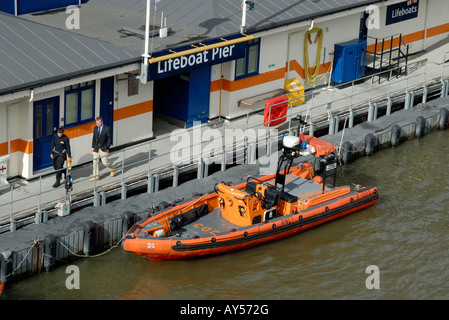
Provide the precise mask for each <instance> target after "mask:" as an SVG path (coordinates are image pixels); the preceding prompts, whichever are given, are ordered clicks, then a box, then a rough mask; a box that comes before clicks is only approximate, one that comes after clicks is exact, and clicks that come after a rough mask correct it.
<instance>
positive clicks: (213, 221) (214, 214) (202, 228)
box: [182, 175, 323, 237]
mask: <svg viewBox="0 0 449 320" xmlns="http://www.w3.org/2000/svg"><path fill="white" fill-rule="evenodd" d="M268 183H271V184H273V185H274V180H272V181H268ZM322 189H323V186H322V185H321V184H318V183H315V182H313V181H311V180H307V179H304V178H298V177H297V176H296V175H288V176H287V177H286V183H285V191H286V192H288V193H290V194H292V195H295V196H298V197H300V196H301V195H304V194H311V193H317V192H320V191H321V190H322ZM237 228H238V229H240V230H241V229H242V227H240V226H238V225H235V224H233V223H231V222H229V221H227V220H226V219H225V218H223V216H222V214H221V209H220V208H216V209H214V210H212V211H211V212H210V213H208V214H206V215H204V216H202V217H201V218H199V219H198V220H196V221H195V222H193V223H191V224H189V225H185V226H183V227H182V229H183V230H182V235H183V236H190V237H197V236H199V237H210V236H213V235H217V234H224V233H227V232H230V231H231V230H232V229H237Z"/></svg>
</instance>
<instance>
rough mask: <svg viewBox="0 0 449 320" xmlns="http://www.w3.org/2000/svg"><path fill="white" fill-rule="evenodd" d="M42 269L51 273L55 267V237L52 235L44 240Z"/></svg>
mask: <svg viewBox="0 0 449 320" xmlns="http://www.w3.org/2000/svg"><path fill="white" fill-rule="evenodd" d="M44 252H45V256H44V269H45V271H47V272H50V271H53V270H54V269H55V265H56V237H55V236H54V235H52V234H49V235H46V236H45V238H44Z"/></svg>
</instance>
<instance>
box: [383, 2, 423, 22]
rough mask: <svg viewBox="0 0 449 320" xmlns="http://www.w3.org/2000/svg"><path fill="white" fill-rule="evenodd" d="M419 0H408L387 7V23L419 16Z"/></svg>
mask: <svg viewBox="0 0 449 320" xmlns="http://www.w3.org/2000/svg"><path fill="white" fill-rule="evenodd" d="M418 8H419V0H407V1H403V2H399V3H396V4H392V5H389V6H388V7H387V21H386V23H385V24H386V25H387V26H388V25H389V24H393V23H397V22H401V21H405V20H409V19H413V18H416V17H417V16H418Z"/></svg>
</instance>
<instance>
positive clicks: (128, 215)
mask: <svg viewBox="0 0 449 320" xmlns="http://www.w3.org/2000/svg"><path fill="white" fill-rule="evenodd" d="M122 220H123V223H122V234H123V235H125V234H126V233H127V232H128V230H129V229H131V227H132V226H133V225H134V224H135V223H136V214H135V213H133V212H131V211H125V212H123V213H122Z"/></svg>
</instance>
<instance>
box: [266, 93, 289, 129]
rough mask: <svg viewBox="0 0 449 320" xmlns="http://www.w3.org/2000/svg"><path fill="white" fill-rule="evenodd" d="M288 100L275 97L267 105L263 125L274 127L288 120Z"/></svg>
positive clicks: (284, 97) (282, 97)
mask: <svg viewBox="0 0 449 320" xmlns="http://www.w3.org/2000/svg"><path fill="white" fill-rule="evenodd" d="M287 107H288V98H287V97H286V96H280V97H275V98H272V99H270V100H268V101H267V102H266V103H265V109H264V114H263V125H264V126H265V127H273V126H277V125H278V124H281V123H283V122H285V121H286V120H287Z"/></svg>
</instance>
